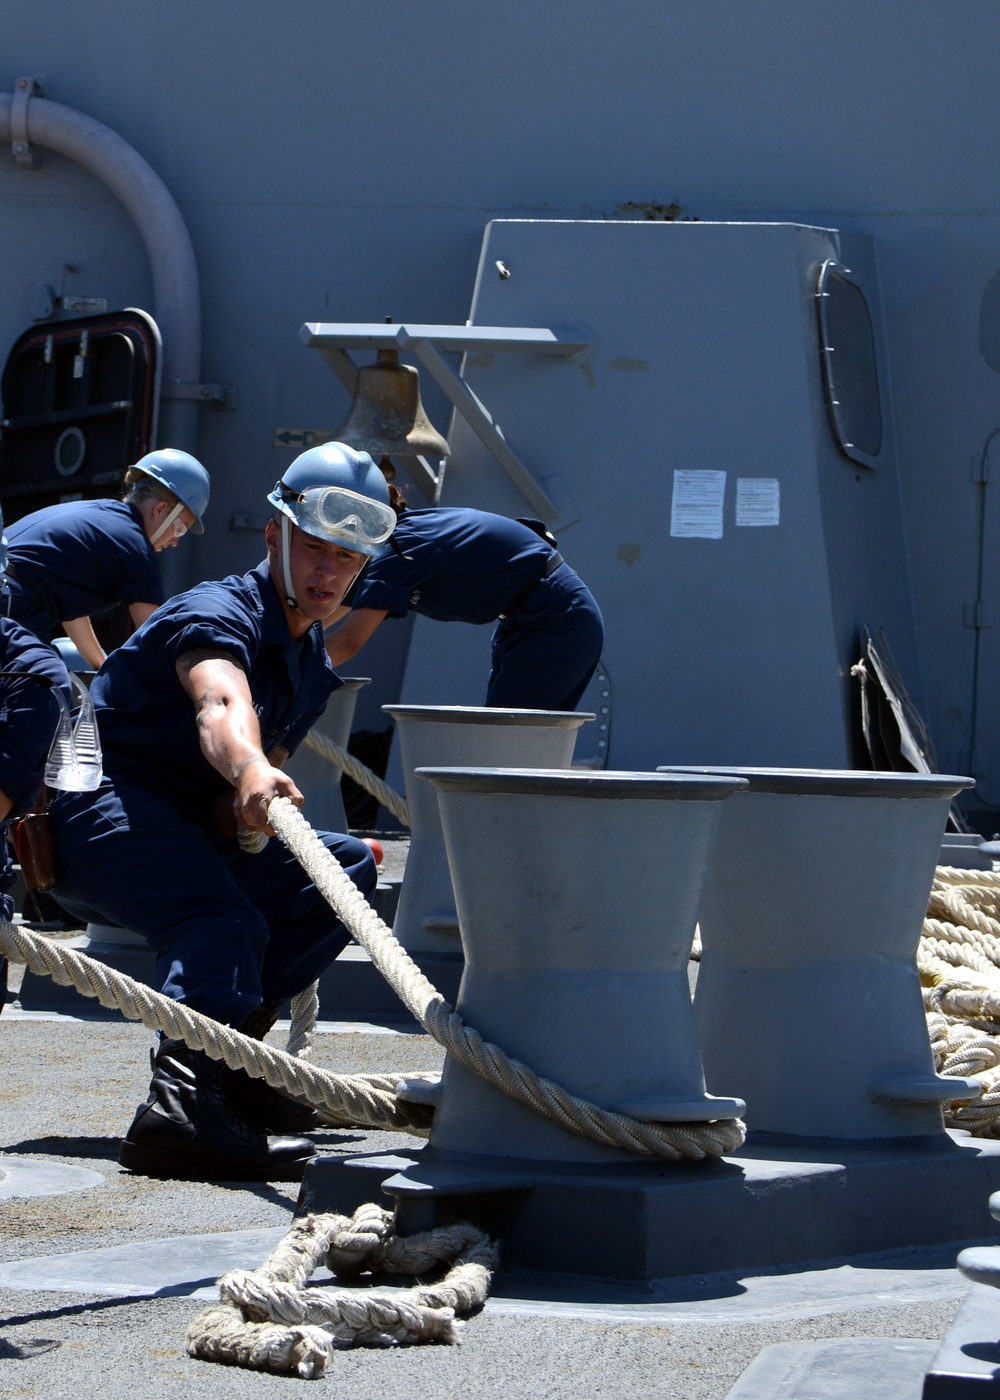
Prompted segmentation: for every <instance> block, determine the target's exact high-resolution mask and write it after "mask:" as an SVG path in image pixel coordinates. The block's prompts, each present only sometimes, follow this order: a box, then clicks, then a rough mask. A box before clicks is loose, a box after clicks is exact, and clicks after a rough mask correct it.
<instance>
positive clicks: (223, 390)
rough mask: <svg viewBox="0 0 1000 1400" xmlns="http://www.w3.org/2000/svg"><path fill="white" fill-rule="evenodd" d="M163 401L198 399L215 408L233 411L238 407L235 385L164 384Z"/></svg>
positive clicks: (161, 390)
mask: <svg viewBox="0 0 1000 1400" xmlns="http://www.w3.org/2000/svg"><path fill="white" fill-rule="evenodd" d="M160 398H161V399H196V400H197V401H198V402H199V403H210V404H211V405H212V407H213V408H217V409H220V410H221V409H227V410H232V409H234V408H235V407H236V385H235V384H164V385H163V386H162V388H161V389H160Z"/></svg>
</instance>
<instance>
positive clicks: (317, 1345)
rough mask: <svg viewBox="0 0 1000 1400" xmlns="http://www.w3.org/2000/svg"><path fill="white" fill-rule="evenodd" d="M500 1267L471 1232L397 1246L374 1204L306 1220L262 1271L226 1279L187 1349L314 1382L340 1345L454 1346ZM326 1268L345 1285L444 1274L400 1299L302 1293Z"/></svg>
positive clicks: (402, 1240) (404, 1240)
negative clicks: (442, 1270) (377, 1277)
mask: <svg viewBox="0 0 1000 1400" xmlns="http://www.w3.org/2000/svg"><path fill="white" fill-rule="evenodd" d="M497 1261H498V1251H497V1247H496V1245H495V1244H494V1243H493V1242H492V1241H491V1240H489V1239H488V1237H487V1236H486V1235H485V1234H484V1233H483V1232H482V1231H481V1230H477V1229H476V1228H475V1226H473V1225H468V1224H457V1225H451V1226H446V1227H444V1228H442V1229H439V1230H428V1231H425V1232H424V1233H422V1234H417V1235H408V1236H406V1237H401V1236H399V1235H397V1234H395V1232H394V1230H393V1227H392V1215H391V1213H390V1212H389V1211H386V1210H382V1208H381V1207H380V1206H376V1205H364V1206H361V1207H359V1209H358V1210H357V1211H355V1213H354V1218H353V1219H349V1218H348V1217H347V1216H344V1215H307V1216H303V1217H301V1218H300V1219H299V1220H296V1221H295V1223H294V1224H293V1226H292V1228H291V1230H290V1231H289V1232H288V1234H287V1235H286V1236H285V1237H284V1239H283V1240H282V1241H281V1242H280V1244H278V1246H277V1247H276V1248H275V1250H274V1251H273V1253H272V1254H271V1256H270V1258H269V1259H268V1260H267V1261H266V1263H264V1264H263V1265H262V1266H261V1268H259V1269H255V1270H254V1271H253V1272H252V1273H248V1272H246V1271H245V1270H243V1269H234V1270H232V1272H230V1273H228V1274H224V1275H223V1277H222V1278H221V1279H220V1280H219V1295H220V1300H219V1302H218V1303H217V1304H215V1305H214V1306H212V1307H210V1308H207V1309H206V1310H205V1311H204V1312H203V1313H201V1314H199V1316H198V1317H196V1318H195V1320H194V1321H193V1322H192V1324H191V1326H190V1327H189V1328H188V1334H187V1349H188V1351H189V1352H190V1354H191V1355H192V1356H196V1357H198V1358H200V1359H201V1360H204V1361H222V1362H226V1363H227V1364H229V1365H234V1366H245V1367H248V1368H249V1369H252V1370H255V1371H274V1372H278V1373H282V1374H286V1375H297V1376H301V1377H303V1378H305V1379H312V1378H314V1377H317V1376H320V1375H322V1374H323V1371H324V1370H325V1368H326V1366H327V1364H328V1363H329V1361H330V1360H331V1359H332V1357H333V1351H334V1348H335V1347H336V1346H337V1345H338V1344H339V1345H340V1346H350V1345H361V1346H374V1347H386V1346H398V1345H400V1344H406V1343H413V1342H457V1341H458V1340H459V1329H460V1328H461V1326H462V1323H461V1322H460V1321H459V1320H458V1319H457V1316H456V1314H458V1313H468V1312H471V1311H472V1309H473V1308H476V1307H481V1306H482V1304H483V1303H484V1302H485V1301H486V1297H487V1294H488V1292H489V1284H490V1277H491V1274H492V1271H493V1270H494V1269H495V1268H496V1265H497ZM322 1262H325V1263H326V1264H327V1266H328V1267H329V1268H330V1269H331V1270H332V1272H333V1273H335V1274H336V1275H337V1276H338V1277H339V1278H341V1279H345V1278H357V1277H358V1276H359V1275H360V1274H362V1273H373V1272H375V1271H376V1270H379V1271H387V1272H391V1273H400V1274H409V1275H419V1274H423V1273H426V1272H427V1271H428V1270H429V1269H433V1268H437V1267H440V1266H441V1265H442V1264H448V1265H449V1269H448V1272H447V1274H446V1276H445V1277H444V1278H443V1279H442V1280H441V1282H440V1283H438V1284H430V1285H422V1286H418V1287H415V1288H410V1289H409V1290H407V1291H406V1292H402V1293H401V1292H393V1293H384V1292H382V1293H380V1292H375V1291H369V1292H365V1293H360V1292H358V1291H356V1290H353V1289H338V1290H336V1291H333V1290H329V1289H324V1290H322V1292H321V1291H320V1290H318V1289H307V1288H306V1287H305V1284H306V1281H307V1280H308V1278H309V1276H310V1274H311V1273H312V1272H313V1270H314V1269H315V1268H316V1266H317V1264H320V1263H322Z"/></svg>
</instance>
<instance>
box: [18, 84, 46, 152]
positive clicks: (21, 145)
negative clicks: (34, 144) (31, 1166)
mask: <svg viewBox="0 0 1000 1400" xmlns="http://www.w3.org/2000/svg"><path fill="white" fill-rule="evenodd" d="M44 95H45V79H44V77H43V76H42V75H41V74H40V73H33V74H30V75H29V76H28V77H25V78H18V80H17V82H16V83H15V84H14V96H13V98H12V99H11V104H10V144H11V150H12V151H13V152H14V159H15V160H16V161H17V163H18V165H19V166H20V167H21V169H22V170H38V168H39V167H40V165H41V161H40V160H37V159H36V157H35V155H34V153H33V151H32V149H31V143H30V142H29V140H28V104H29V103H30V101H31V99H32V98H33V97H43V96H44Z"/></svg>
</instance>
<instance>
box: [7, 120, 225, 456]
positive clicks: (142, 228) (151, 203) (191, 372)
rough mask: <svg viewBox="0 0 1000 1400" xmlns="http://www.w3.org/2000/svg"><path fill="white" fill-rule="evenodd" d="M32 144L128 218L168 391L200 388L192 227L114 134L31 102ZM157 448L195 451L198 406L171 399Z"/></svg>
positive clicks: (144, 164)
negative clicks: (93, 185) (73, 165)
mask: <svg viewBox="0 0 1000 1400" xmlns="http://www.w3.org/2000/svg"><path fill="white" fill-rule="evenodd" d="M12 102H13V98H12V97H11V95H10V94H9V93H0V141H9V140H10V139H11V128H10V119H11V106H12ZM28 140H29V142H31V143H35V144H37V145H39V146H46V147H48V148H49V150H53V151H58V152H59V153H60V155H64V156H69V158H70V159H71V160H75V161H76V162H77V164H79V165H82V166H84V167H85V168H86V169H87V170H89V171H90V172H91V173H92V174H94V175H96V176H97V178H98V179H99V180H100V181H101V182H102V183H103V184H104V185H106V186H107V188H108V189H109V190H110V191H111V193H112V194H114V195H115V196H116V197H117V198H118V199H119V200H120V201H121V203H122V204H123V205H124V206H125V208H126V209H127V210H128V212H129V214H130V216H131V218H132V221H133V223H134V224H135V226H136V228H137V229H138V231H139V235H140V237H141V238H142V241H143V243H144V244H145V247H146V252H147V253H148V255H149V261H150V266H151V268H152V273H153V303H154V310H153V314H154V315H155V317H156V322H157V324H158V326H159V328H160V333H161V335H162V337H163V382H164V384H197V383H200V381H201V292H200V288H199V283H198V266H197V263H196V262H195V257H194V249H193V247H192V246H191V237H190V234H189V233H188V230H187V225H186V224H185V223H184V220H183V218H182V217H181V212H180V210H179V209H178V208H177V205H176V203H175V202H174V199H173V196H172V195H171V194H170V191H169V190H168V189H167V187H166V185H165V184H164V183H163V181H162V180H161V179H160V177H159V176H158V175H157V173H156V171H155V170H154V169H153V168H152V166H151V165H149V163H148V162H147V161H145V160H144V159H143V158H142V156H141V155H139V153H138V151H136V150H133V148H132V147H131V146H130V145H129V144H128V142H127V141H124V140H122V138H121V137H120V136H119V135H117V133H116V132H114V131H112V130H111V128H110V127H107V126H104V125H103V124H102V123H101V122H98V121H95V120H94V119H93V117H88V116H85V115H84V114H83V113H82V112H77V111H75V110H74V109H73V108H72V107H64V106H62V105H61V104H60V103H58V102H50V101H48V99H47V98H44V97H32V98H31V100H30V102H29V104H28ZM163 409H164V413H163V415H162V416H161V420H160V433H159V437H160V441H161V442H164V443H168V444H169V445H170V446H172V447H181V448H184V449H185V450H186V451H192V452H193V451H196V449H197V413H198V405H197V403H195V402H189V401H185V400H177V399H167V400H166V401H165V402H164V404H163Z"/></svg>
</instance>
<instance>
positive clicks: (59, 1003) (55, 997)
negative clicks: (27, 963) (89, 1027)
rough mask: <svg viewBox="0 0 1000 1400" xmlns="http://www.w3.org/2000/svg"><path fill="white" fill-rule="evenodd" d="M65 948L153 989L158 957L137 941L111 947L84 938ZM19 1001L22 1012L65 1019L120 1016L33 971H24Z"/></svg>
mask: <svg viewBox="0 0 1000 1400" xmlns="http://www.w3.org/2000/svg"><path fill="white" fill-rule="evenodd" d="M63 946H64V947H67V948H72V949H73V950H74V952H77V953H85V954H86V956H87V957H88V958H96V960H97V961H98V962H102V963H105V964H106V965H107V966H108V967H110V968H111V969H112V970H113V971H115V972H120V973H122V974H123V975H124V976H125V977H131V978H132V979H133V980H134V981H136V982H142V983H144V984H145V985H146V986H147V987H148V986H151V985H152V982H153V968H154V967H155V965H156V954H155V952H154V951H153V949H152V948H150V947H149V946H148V945H147V944H145V943H140V942H139V941H138V940H137V939H133V940H132V941H131V942H128V943H112V942H104V941H97V940H94V939H91V938H88V937H87V936H85V935H82V936H81V937H79V938H74V939H71V940H69V941H68V942H67V943H65V944H64V945H63ZM17 1000H18V1004H19V1005H20V1007H21V1010H22V1011H57V1012H59V1013H60V1014H61V1015H64V1016H77V1015H82V1016H85V1017H87V1018H90V1019H94V1018H101V1019H103V1018H108V1019H115V1018H117V1016H118V1015H119V1013H118V1012H116V1011H111V1010H108V1009H107V1008H106V1007H104V1006H102V1005H101V1003H100V1002H99V1001H97V1000H96V999H95V998H94V997H85V996H81V994H80V993H79V992H78V991H77V990H76V988H75V987H64V986H61V985H60V983H58V982H56V981H54V980H53V979H52V978H51V977H40V976H38V975H37V974H36V973H34V972H32V971H31V969H30V967H26V968H25V969H24V976H23V978H22V979H21V990H20V991H19V992H18V994H17Z"/></svg>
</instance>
